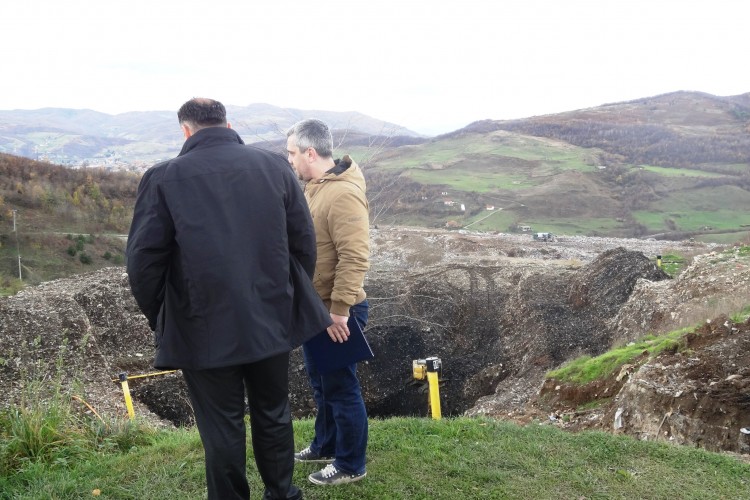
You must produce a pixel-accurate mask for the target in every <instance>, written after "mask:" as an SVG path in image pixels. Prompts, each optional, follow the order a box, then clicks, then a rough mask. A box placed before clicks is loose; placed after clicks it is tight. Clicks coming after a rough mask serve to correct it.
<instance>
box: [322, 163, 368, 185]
mask: <svg viewBox="0 0 750 500" xmlns="http://www.w3.org/2000/svg"><path fill="white" fill-rule="evenodd" d="M335 163H336V166H335V167H333V168H332V169H330V170H329V171H328V172H326V174H325V175H324V176H323V177H321V178H320V180H319V181H318V182H319V183H323V182H329V181H345V182H350V183H352V184H354V185H355V186H357V187H358V188H359V189H361V190H362V192H363V193H364V192H366V189H367V186H366V184H365V176H364V174H363V173H362V169H361V168H359V165H357V163H356V162H355V161H354V160H352V158H351V156H349V155H344V156H343V157H342V158H341V159H340V160H335Z"/></svg>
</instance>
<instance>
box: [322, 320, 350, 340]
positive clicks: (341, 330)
mask: <svg viewBox="0 0 750 500" xmlns="http://www.w3.org/2000/svg"><path fill="white" fill-rule="evenodd" d="M331 320H332V321H333V324H332V325H331V326H329V327H328V328H327V330H328V336H329V337H331V340H333V341H334V342H346V341H347V340H349V327H348V326H347V324H346V323H347V322H348V321H349V316H339V315H338V314H333V313H331Z"/></svg>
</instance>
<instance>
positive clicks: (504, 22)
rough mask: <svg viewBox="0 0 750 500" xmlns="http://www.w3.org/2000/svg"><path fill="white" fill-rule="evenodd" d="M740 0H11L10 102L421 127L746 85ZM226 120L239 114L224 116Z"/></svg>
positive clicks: (3, 39) (2, 14) (5, 49)
mask: <svg viewBox="0 0 750 500" xmlns="http://www.w3.org/2000/svg"><path fill="white" fill-rule="evenodd" d="M743 5H747V1H746V0H486V1H483V0H457V1H445V0H371V1H358V0H318V1H289V0H267V1H263V0H253V1H250V0H242V1H239V0H237V1H229V0H224V1H220V0H214V1H206V0H202V1H196V0H181V1H166V0H129V1H127V2H125V1H122V0H120V1H117V0H4V1H3V2H2V6H1V7H0V54H1V56H2V57H1V58H0V68H1V72H0V109H3V110H9V109H37V108H42V107H62V108H87V109H93V110H96V111H102V112H105V113H113V114H115V113H122V112H126V111H151V110H170V111H176V110H177V108H178V107H179V106H180V105H181V104H182V103H183V102H184V101H186V100H188V99H190V98H191V97H195V96H205V97H212V98H215V99H218V100H220V101H222V102H223V103H224V104H235V105H243V106H244V105H248V104H251V103H268V104H273V105H276V106H282V107H292V108H300V109H311V110H314V109H324V110H330V111H360V112H362V113H365V114H368V115H371V116H373V117H376V118H380V119H383V120H387V121H390V122H394V123H397V124H399V125H403V126H405V127H408V128H410V129H412V130H416V131H418V132H421V133H425V134H435V133H441V132H447V131H450V130H455V129H457V128H460V127H462V126H464V125H466V124H468V123H470V122H472V121H475V120H480V119H485V118H491V119H498V120H499V119H510V118H521V117H528V116H533V115H540V114H547V113H556V112H561V111H568V110H573V109H580V108H586V107H591V106H598V105H600V104H604V103H608V102H617V101H624V100H630V99H636V98H640V97H647V96H652V95H657V94H662V93H666V92H672V91H676V90H697V91H703V92H708V93H711V94H715V95H723V96H725V95H737V94H742V93H745V92H750V64H748V62H747V61H748V57H750V50H748V49H750V38H748V35H747V20H748V18H749V17H750V16H748V11H750V7H747V6H745V7H743ZM230 119H231V116H230Z"/></svg>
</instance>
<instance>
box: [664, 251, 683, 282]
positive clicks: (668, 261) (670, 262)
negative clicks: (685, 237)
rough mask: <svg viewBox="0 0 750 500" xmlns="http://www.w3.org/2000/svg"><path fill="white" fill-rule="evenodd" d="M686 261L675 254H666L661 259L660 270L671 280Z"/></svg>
mask: <svg viewBox="0 0 750 500" xmlns="http://www.w3.org/2000/svg"><path fill="white" fill-rule="evenodd" d="M686 263H687V259H685V257H683V256H681V255H677V254H672V253H670V254H666V255H662V257H661V268H662V270H663V271H664V272H665V273H667V274H668V275H670V276H672V277H673V278H674V277H675V276H677V274H678V273H679V272H680V271H681V270H682V269H683V268H684V267H685V264H686Z"/></svg>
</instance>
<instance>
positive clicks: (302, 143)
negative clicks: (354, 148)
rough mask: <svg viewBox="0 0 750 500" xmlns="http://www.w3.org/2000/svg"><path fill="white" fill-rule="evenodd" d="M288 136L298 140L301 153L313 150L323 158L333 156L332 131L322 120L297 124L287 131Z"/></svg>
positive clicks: (304, 121)
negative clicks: (308, 149)
mask: <svg viewBox="0 0 750 500" xmlns="http://www.w3.org/2000/svg"><path fill="white" fill-rule="evenodd" d="M286 136H287V137H290V136H294V137H295V138H296V139H297V147H298V148H299V150H300V151H305V150H307V148H313V149H315V151H317V153H318V154H319V155H320V156H322V157H323V158H331V157H332V156H333V137H332V136H331V131H330V130H329V129H328V125H326V124H325V123H323V122H322V121H320V120H316V119H314V118H311V119H309V120H302V121H301V122H297V123H295V124H294V125H293V126H292V128H290V129H289V130H288V131H287V133H286Z"/></svg>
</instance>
